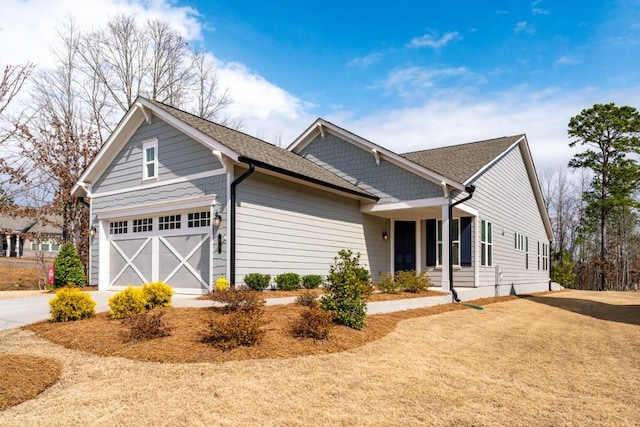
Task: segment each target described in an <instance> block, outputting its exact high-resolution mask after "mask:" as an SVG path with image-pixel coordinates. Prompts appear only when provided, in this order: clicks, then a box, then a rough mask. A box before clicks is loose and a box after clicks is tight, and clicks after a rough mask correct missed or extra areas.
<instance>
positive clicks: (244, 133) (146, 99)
mask: <svg viewBox="0 0 640 427" xmlns="http://www.w3.org/2000/svg"><path fill="white" fill-rule="evenodd" d="M140 98H142V99H144V100H145V101H149V102H151V103H154V104H161V105H163V106H165V107H167V108H171V109H173V110H176V111H179V112H181V113H184V114H188V115H190V116H191V117H193V118H195V119H198V120H202V121H205V122H207V123H210V124H212V125H215V126H219V127H221V128H224V129H226V130H229V131H231V132H237V133H240V134H242V135H244V136H247V137H249V138H252V139H255V140H256V141H260V142H264V143H265V144H269V145H273V146H274V147H277V145H275V144H272V143H270V142H269V141H265V140H264V139H260V138H258V137H255V136H253V135H249V134H248V133H246V132H243V131H241V130H238V129H233V128H230V127H229V126H226V125H223V124H221V123H218V122H214V121H213V120H209V119H205V118H204V117H200V116H198V115H196V114H193V113H190V112H188V111H186V110H183V109H181V108H178V107H174V106H173V105H170V104H167V103H165V102H162V101H158V100H155V99H150V98H147V97H144V96H141V95H140ZM278 148H281V147H278Z"/></svg>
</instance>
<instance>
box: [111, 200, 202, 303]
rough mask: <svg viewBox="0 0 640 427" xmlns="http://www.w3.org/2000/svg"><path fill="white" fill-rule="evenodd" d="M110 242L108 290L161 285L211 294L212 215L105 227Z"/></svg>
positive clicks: (193, 214)
mask: <svg viewBox="0 0 640 427" xmlns="http://www.w3.org/2000/svg"><path fill="white" fill-rule="evenodd" d="M102 226H103V229H104V231H105V235H106V237H107V239H106V240H107V241H108V254H103V256H102V259H103V260H104V261H106V263H107V265H108V268H107V271H108V289H109V290H118V289H122V288H124V287H126V286H129V285H133V286H139V285H142V284H143V283H148V282H154V281H158V280H161V281H163V282H165V283H167V284H169V285H170V286H171V287H173V288H174V291H175V292H176V293H186V294H202V293H206V292H208V291H209V282H210V279H209V277H210V271H211V268H210V265H211V215H210V211H209V210H206V211H204V210H202V211H197V212H184V213H173V212H172V213H171V214H170V215H159V216H153V217H144V218H117V219H112V220H108V221H103V223H102Z"/></svg>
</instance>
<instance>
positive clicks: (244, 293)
mask: <svg viewBox="0 0 640 427" xmlns="http://www.w3.org/2000/svg"><path fill="white" fill-rule="evenodd" d="M211 299H212V300H214V301H217V302H221V303H223V304H225V306H224V311H225V312H232V311H237V310H240V309H244V310H260V309H262V307H263V306H264V303H265V300H264V298H263V297H262V294H261V293H260V292H257V291H254V290H251V289H227V290H224V291H215V292H213V293H211Z"/></svg>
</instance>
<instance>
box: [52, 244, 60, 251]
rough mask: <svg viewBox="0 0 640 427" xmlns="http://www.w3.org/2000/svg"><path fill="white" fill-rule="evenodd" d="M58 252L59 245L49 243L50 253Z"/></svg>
mask: <svg viewBox="0 0 640 427" xmlns="http://www.w3.org/2000/svg"><path fill="white" fill-rule="evenodd" d="M59 250H60V245H59V244H57V243H55V242H52V243H51V251H52V252H58V251H59Z"/></svg>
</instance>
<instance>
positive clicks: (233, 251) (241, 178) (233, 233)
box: [229, 162, 256, 289]
mask: <svg viewBox="0 0 640 427" xmlns="http://www.w3.org/2000/svg"><path fill="white" fill-rule="evenodd" d="M232 170H233V169H232ZM255 170H256V167H255V165H254V164H253V163H252V162H249V169H248V170H247V171H245V173H243V174H242V175H240V176H239V177H237V178H236V179H235V180H234V181H233V182H232V183H231V213H230V216H231V224H230V225H231V227H230V228H231V230H229V231H230V233H231V248H230V249H231V253H230V254H229V255H230V256H229V276H230V277H229V284H230V285H231V287H232V288H234V289H235V287H236V187H237V186H238V184H240V183H241V182H242V181H244V180H245V179H247V178H248V177H249V175H251V174H252V173H253V172H254V171H255Z"/></svg>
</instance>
